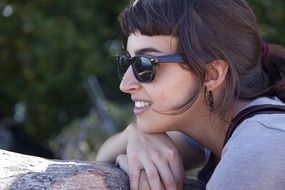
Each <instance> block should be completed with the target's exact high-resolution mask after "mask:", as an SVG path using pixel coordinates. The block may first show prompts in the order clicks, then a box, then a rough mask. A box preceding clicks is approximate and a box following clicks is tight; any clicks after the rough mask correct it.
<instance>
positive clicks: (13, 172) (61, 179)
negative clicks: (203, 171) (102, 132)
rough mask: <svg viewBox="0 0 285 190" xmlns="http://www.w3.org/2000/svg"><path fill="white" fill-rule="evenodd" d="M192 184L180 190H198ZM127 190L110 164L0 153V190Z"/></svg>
mask: <svg viewBox="0 0 285 190" xmlns="http://www.w3.org/2000/svg"><path fill="white" fill-rule="evenodd" d="M193 182H194V181H193V180H189V179H187V180H185V183H184V189H191V190H200V189H201V187H200V184H199V183H196V182H194V183H193ZM129 188H130V187H129V179H128V176H127V175H126V174H125V173H124V172H123V171H122V170H120V169H119V168H118V167H117V166H116V165H114V164H109V163H103V162H93V163H92V162H82V161H63V160H48V159H44V158H40V157H35V156H28V155H23V154H18V153H14V152H9V151H5V150H1V149H0V189H1V190H2V189H5V190H10V189H12V190H19V189H21V190H28V189H29V190H31V189H33V190H42V189H48V190H78V189H80V190H86V189H95V190H105V189H118V190H124V189H129Z"/></svg>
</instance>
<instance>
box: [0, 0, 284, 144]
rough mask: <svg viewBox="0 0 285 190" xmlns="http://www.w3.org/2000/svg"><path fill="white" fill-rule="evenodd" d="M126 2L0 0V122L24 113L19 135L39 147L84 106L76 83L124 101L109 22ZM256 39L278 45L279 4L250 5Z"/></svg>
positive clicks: (113, 26) (266, 0)
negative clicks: (97, 86) (94, 84)
mask: <svg viewBox="0 0 285 190" xmlns="http://www.w3.org/2000/svg"><path fill="white" fill-rule="evenodd" d="M126 3H127V0H122V1H118V0H104V1H102V0H80V1H72V0H64V1H56V0H42V1H39V0H30V1H21V0H15V1H8V0H0V13H1V15H0V116H1V115H2V116H1V117H2V118H4V117H5V118H6V117H12V116H13V114H14V107H15V105H18V106H20V107H21V105H22V107H23V106H24V108H26V120H25V122H24V123H23V126H24V127H23V130H24V131H25V132H27V133H28V134H30V135H32V136H33V137H34V138H35V139H38V140H41V141H46V140H48V139H49V138H51V137H53V136H54V135H56V134H57V133H59V132H60V130H61V129H62V127H63V126H65V125H67V124H68V123H69V122H70V121H71V120H73V119H74V118H80V117H83V116H84V115H86V114H87V112H88V111H89V109H90V106H91V103H90V100H89V98H88V96H87V94H86V92H85V90H84V87H83V82H84V81H85V80H86V79H87V78H88V76H89V75H90V74H96V76H97V77H98V78H99V81H100V83H101V85H102V87H103V90H104V92H105V94H106V96H107V98H108V99H111V100H112V101H116V102H120V101H123V100H124V97H123V96H122V93H120V92H119V90H118V84H119V81H118V80H117V76H116V74H115V73H116V68H115V65H114V64H112V63H111V61H110V60H109V59H108V57H110V56H111V55H113V54H115V53H116V52H118V51H119V50H118V48H120V44H121V42H120V40H121V39H120V38H121V33H120V30H119V26H118V23H117V20H116V17H117V15H118V13H119V12H120V10H121V9H122V8H123V7H124V6H125V5H126ZM249 3H250V5H251V6H252V7H253V8H254V11H255V13H256V15H257V17H258V21H259V26H260V30H261V33H262V37H263V39H264V40H266V41H268V42H276V43H281V44H283V45H284V44H285V36H284V35H283V34H284V33H285V31H284V30H285V22H284V20H285V11H284V10H285V2H284V1H283V0H274V1H273V0H250V1H249Z"/></svg>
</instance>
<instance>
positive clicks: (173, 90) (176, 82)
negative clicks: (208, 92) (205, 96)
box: [150, 75, 197, 110]
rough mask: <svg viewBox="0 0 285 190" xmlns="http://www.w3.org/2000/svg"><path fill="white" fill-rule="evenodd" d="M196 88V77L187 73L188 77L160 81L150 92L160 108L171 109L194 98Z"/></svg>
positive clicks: (155, 103)
mask: <svg viewBox="0 0 285 190" xmlns="http://www.w3.org/2000/svg"><path fill="white" fill-rule="evenodd" d="M196 89H197V88H196V83H195V81H194V79H193V78H192V77H191V76H189V75H187V77H181V78H176V79H172V80H169V81H162V82H159V83H157V84H156V85H154V86H153V88H152V89H151V92H150V93H151V94H152V100H153V103H154V106H155V107H156V106H159V108H160V109H163V110H171V109H175V108H177V107H180V106H181V105H183V104H185V103H186V102H187V101H189V100H190V99H191V98H193V96H195V93H196Z"/></svg>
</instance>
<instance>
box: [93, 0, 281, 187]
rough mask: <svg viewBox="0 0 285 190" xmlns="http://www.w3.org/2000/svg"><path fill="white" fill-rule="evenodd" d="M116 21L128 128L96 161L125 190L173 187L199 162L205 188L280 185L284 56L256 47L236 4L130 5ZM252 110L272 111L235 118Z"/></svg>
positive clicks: (144, 1) (245, 14) (249, 18)
mask: <svg viewBox="0 0 285 190" xmlns="http://www.w3.org/2000/svg"><path fill="white" fill-rule="evenodd" d="M119 21H120V24H121V28H122V31H123V33H124V34H125V35H126V37H127V38H128V39H127V51H126V52H125V53H124V54H122V55H121V56H119V57H118V68H119V72H120V75H121V77H122V81H121V85H120V89H121V90H122V91H123V92H125V93H128V94H130V95H131V99H132V101H133V102H134V114H135V116H136V122H135V123H133V124H131V125H129V126H128V127H127V128H126V129H125V130H124V131H123V132H121V133H119V134H117V135H115V136H113V137H111V138H110V139H109V140H108V141H106V142H105V143H104V144H103V146H102V147H101V149H100V150H99V152H98V155H97V160H98V161H109V162H117V164H118V165H119V166H120V167H121V168H122V169H123V170H125V171H126V173H127V174H128V175H129V177H130V182H131V188H132V189H147V188H151V189H155V190H156V189H182V183H183V178H184V171H186V170H188V169H191V168H196V167H201V166H204V167H203V169H202V171H201V172H200V173H199V176H198V179H199V181H200V182H201V183H205V184H206V185H207V189H210V190H212V189H217V190H223V189H227V190H228V189H247V190H248V189H259V190H260V189H266V190H268V189H284V188H285V180H284V177H285V114H284V113H285V112H284V111H283V112H282V109H283V108H284V107H283V108H282V106H284V101H285V79H284V78H285V77H284V73H285V50H284V49H283V48H281V47H280V46H278V45H273V44H267V43H265V42H262V40H261V39H260V36H259V33H258V28H257V24H256V19H255V16H254V14H253V13H252V11H251V9H250V8H249V6H248V4H247V3H246V1H245V0H200V1H199V0H135V1H131V2H130V4H129V5H128V7H127V8H125V10H124V11H123V12H122V13H121V15H120V17H119ZM257 105H263V106H264V105H266V106H267V107H269V108H270V109H271V108H275V107H278V106H276V105H279V107H281V111H280V110H279V111H278V112H277V111H276V110H275V111H272V109H271V111H269V112H266V113H265V112H259V114H252V115H251V116H248V114H245V110H246V111H248V110H250V109H252V108H256V106H257ZM249 108H250V109H249ZM241 113H242V114H241ZM240 115H246V116H247V118H243V119H241V120H239V123H238V124H237V125H236V127H237V129H236V130H233V128H232V126H230V125H231V124H233V123H235V122H236V120H237V119H238V117H239V118H240Z"/></svg>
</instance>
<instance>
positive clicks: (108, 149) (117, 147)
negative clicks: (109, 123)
mask: <svg viewBox="0 0 285 190" xmlns="http://www.w3.org/2000/svg"><path fill="white" fill-rule="evenodd" d="M127 141H128V140H127V135H126V130H124V131H123V132H120V133H118V134H116V135H113V136H112V137H110V138H109V139H108V140H107V141H105V142H104V144H103V145H102V146H101V147H100V149H99V151H98V152H97V156H96V161H104V162H115V160H116V157H117V156H118V155H120V154H125V153H126V148H127Z"/></svg>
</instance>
